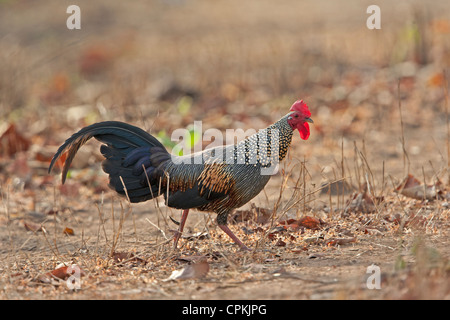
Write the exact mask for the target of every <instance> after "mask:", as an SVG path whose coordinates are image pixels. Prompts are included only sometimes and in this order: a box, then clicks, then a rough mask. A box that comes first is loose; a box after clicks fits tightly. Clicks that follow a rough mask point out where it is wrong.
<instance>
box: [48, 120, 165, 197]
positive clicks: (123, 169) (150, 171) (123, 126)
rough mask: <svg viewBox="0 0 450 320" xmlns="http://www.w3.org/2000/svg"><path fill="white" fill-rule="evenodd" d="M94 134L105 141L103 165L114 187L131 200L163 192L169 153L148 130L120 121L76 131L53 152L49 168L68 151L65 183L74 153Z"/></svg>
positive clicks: (64, 170)
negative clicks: (164, 174) (161, 189)
mask: <svg viewBox="0 0 450 320" xmlns="http://www.w3.org/2000/svg"><path fill="white" fill-rule="evenodd" d="M91 138H95V139H97V140H99V141H100V142H103V143H104V145H102V146H101V148H100V151H101V153H102V154H103V156H104V157H105V160H104V161H103V163H102V168H103V171H105V172H106V173H108V174H109V185H110V187H111V188H113V189H114V190H115V191H117V192H118V193H120V194H122V195H125V193H127V195H128V197H129V198H130V201H131V202H141V201H146V200H148V199H151V198H153V197H156V196H158V195H159V194H160V190H159V182H158V180H159V179H158V178H159V176H160V174H161V172H162V170H161V169H162V167H163V166H164V164H165V163H166V162H167V161H168V160H170V154H169V153H168V152H167V150H166V149H165V148H164V146H163V145H162V144H161V143H160V142H159V141H158V140H157V139H156V138H155V137H153V136H152V135H150V134H149V133H147V132H145V131H144V130H142V129H140V128H138V127H135V126H132V125H129V124H127V123H123V122H118V121H105V122H99V123H95V124H93V125H90V126H88V127H85V128H83V129H81V130H80V131H78V132H77V133H75V134H73V135H72V136H71V137H70V138H69V139H67V140H66V141H65V142H64V144H63V145H62V146H61V147H59V149H58V151H57V152H56V154H55V155H54V156H53V159H52V161H51V163H50V166H49V168H48V172H49V173H50V172H51V170H52V168H53V166H54V165H55V163H56V161H57V160H58V159H59V158H60V157H61V156H62V155H63V154H64V153H65V152H68V154H67V158H66V161H65V162H64V166H63V170H62V183H64V182H65V180H66V177H67V172H68V170H69V167H70V164H71V163H72V160H73V158H74V157H75V154H76V153H77V151H78V149H80V148H81V146H83V145H84V144H85V143H86V142H87V141H88V140H89V139H91ZM149 182H150V186H149V184H148V183H149ZM125 189H126V190H125Z"/></svg>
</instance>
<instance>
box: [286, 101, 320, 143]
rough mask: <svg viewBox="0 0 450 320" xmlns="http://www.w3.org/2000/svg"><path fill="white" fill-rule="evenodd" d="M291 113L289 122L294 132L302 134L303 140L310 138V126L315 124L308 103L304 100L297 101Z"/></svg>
mask: <svg viewBox="0 0 450 320" xmlns="http://www.w3.org/2000/svg"><path fill="white" fill-rule="evenodd" d="M290 111H291V113H289V115H288V118H287V122H288V124H289V125H290V126H291V128H292V130H295V129H297V130H298V132H300V137H301V138H302V139H303V140H306V139H308V138H309V124H308V122H310V123H314V121H312V119H311V118H310V117H311V112H310V111H309V109H308V106H307V105H306V103H304V102H303V100H298V101H295V102H294V104H293V105H292V107H291V109H290Z"/></svg>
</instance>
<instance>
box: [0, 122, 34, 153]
mask: <svg viewBox="0 0 450 320" xmlns="http://www.w3.org/2000/svg"><path fill="white" fill-rule="evenodd" d="M2 128H3V129H2ZM30 145H31V142H30V140H28V139H27V138H25V137H24V136H23V135H21V134H20V133H19V132H18V131H17V129H16V126H15V125H14V124H13V123H11V124H5V125H4V126H2V127H0V150H1V153H0V156H5V157H11V156H13V155H14V154H16V153H17V152H19V151H26V150H28V148H29V147H30Z"/></svg>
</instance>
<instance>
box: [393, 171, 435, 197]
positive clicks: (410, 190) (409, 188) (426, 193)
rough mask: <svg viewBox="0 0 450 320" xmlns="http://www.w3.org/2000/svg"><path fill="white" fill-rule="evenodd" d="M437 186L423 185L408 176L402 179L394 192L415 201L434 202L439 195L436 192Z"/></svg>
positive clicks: (411, 176)
mask: <svg viewBox="0 0 450 320" xmlns="http://www.w3.org/2000/svg"><path fill="white" fill-rule="evenodd" d="M437 185H439V184H435V185H431V186H428V185H424V184H422V183H421V182H420V181H419V180H417V179H416V178H415V177H414V176H413V175H411V174H408V176H407V177H406V178H405V179H403V181H402V182H401V183H400V184H399V185H398V186H397V187H396V188H395V190H394V191H395V192H397V193H400V194H402V195H404V196H406V197H409V198H413V199H417V200H424V199H427V200H434V199H436V197H437V196H438V194H439V193H440V191H439V190H436V189H437V188H436V187H437Z"/></svg>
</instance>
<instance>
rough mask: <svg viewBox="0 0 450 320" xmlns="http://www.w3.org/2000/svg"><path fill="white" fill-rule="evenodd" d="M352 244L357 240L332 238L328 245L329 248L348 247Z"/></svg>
mask: <svg viewBox="0 0 450 320" xmlns="http://www.w3.org/2000/svg"><path fill="white" fill-rule="evenodd" d="M352 242H356V238H355V237H353V238H332V239H329V240H328V241H327V242H326V244H327V246H338V245H339V246H342V245H346V244H349V243H352Z"/></svg>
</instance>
